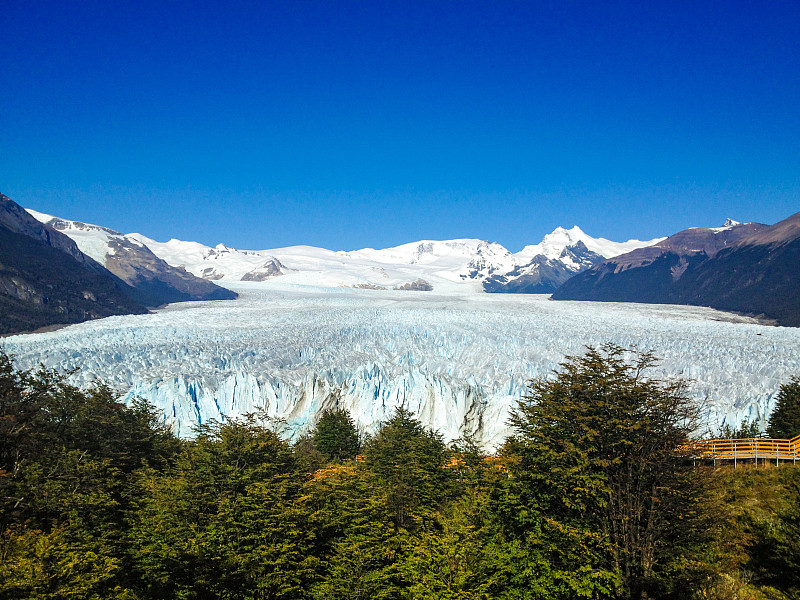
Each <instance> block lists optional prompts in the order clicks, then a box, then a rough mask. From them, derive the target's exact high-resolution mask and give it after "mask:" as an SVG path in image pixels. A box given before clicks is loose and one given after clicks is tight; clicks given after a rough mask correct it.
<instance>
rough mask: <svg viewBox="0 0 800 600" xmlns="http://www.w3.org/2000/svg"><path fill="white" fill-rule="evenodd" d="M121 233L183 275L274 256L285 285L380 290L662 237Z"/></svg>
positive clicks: (216, 272) (256, 263) (233, 271)
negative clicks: (303, 242)
mask: <svg viewBox="0 0 800 600" xmlns="http://www.w3.org/2000/svg"><path fill="white" fill-rule="evenodd" d="M129 237H131V238H134V239H137V240H139V241H140V242H141V243H143V244H145V245H146V246H147V247H148V248H150V249H151V250H152V251H153V252H154V253H155V254H156V255H158V256H159V257H160V258H161V259H163V260H165V261H166V262H167V263H169V264H171V265H172V266H175V267H178V266H183V267H184V268H186V270H187V271H189V272H190V273H193V274H194V275H197V276H198V277H204V278H206V279H214V280H217V279H219V280H221V281H241V280H242V279H243V278H245V277H246V276H247V274H248V273H251V272H252V271H253V270H254V269H258V268H261V267H262V266H263V265H264V264H265V263H268V262H269V261H277V262H279V263H280V264H281V266H282V267H284V269H282V270H281V274H282V275H284V276H286V277H288V281H291V282H293V283H302V284H307V285H322V286H332V287H337V286H339V287H353V286H356V287H370V288H373V289H379V288H387V289H388V288H394V287H398V286H402V285H403V284H404V283H408V282H409V281H413V280H416V279H424V280H425V281H429V282H430V283H431V284H432V286H433V289H434V290H439V291H445V290H456V289H461V290H462V291H464V290H466V289H469V290H472V291H475V292H480V291H481V290H482V288H481V286H480V285H479V284H480V282H481V281H482V280H483V279H485V278H486V277H488V276H490V275H492V274H494V275H503V274H506V273H509V272H511V271H513V270H514V269H516V268H517V267H521V266H525V265H528V264H530V262H531V260H532V259H533V258H534V257H535V256H536V255H544V256H546V257H547V258H548V259H551V260H554V261H560V262H563V263H564V264H565V265H566V266H567V267H568V268H570V269H572V270H577V269H578V268H579V267H578V265H574V264H573V263H572V261H571V259H570V258H569V257H564V256H562V253H563V251H564V249H565V248H568V247H572V246H574V245H575V244H577V243H578V242H583V243H584V244H585V245H586V247H587V248H588V249H589V250H590V251H592V252H596V253H597V254H600V255H601V256H603V257H604V258H608V257H611V256H616V255H618V254H623V253H625V252H629V251H630V250H633V249H635V248H639V247H642V246H649V245H652V244H654V243H657V242H659V241H661V239H663V238H658V239H655V240H650V241H646V242H642V241H638V240H629V241H627V242H612V241H609V240H606V239H604V238H592V237H591V236H588V235H586V234H585V233H584V232H583V231H581V230H580V229H579V228H578V227H573V228H572V229H569V230H568V229H563V228H561V227H559V228H558V229H556V230H555V231H554V232H553V233H551V234H548V235H546V236H545V237H544V239H543V240H542V242H541V243H539V244H536V245H531V246H526V247H525V248H524V249H523V250H522V251H520V252H518V253H516V254H512V253H511V252H509V251H508V250H507V249H506V248H504V247H503V246H501V245H500V244H497V243H494V242H486V241H482V240H477V239H456V240H445V241H434V240H422V241H419V242H413V243H409V244H403V245H400V246H395V247H393V248H385V249H380V250H376V249H373V248H364V249H362V250H354V251H332V250H326V249H324V248H314V247H311V246H290V247H286V248H276V249H271V250H257V251H253V250H236V249H233V248H229V247H227V246H224V245H222V244H219V245H218V246H216V248H211V247H209V246H204V245H202V244H198V243H196V242H184V241H180V240H175V239H173V240H170V241H168V242H157V241H155V240H152V239H150V238H147V237H145V236H143V235H141V234H137V233H134V234H129Z"/></svg>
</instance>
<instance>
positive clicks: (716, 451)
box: [681, 435, 800, 467]
mask: <svg viewBox="0 0 800 600" xmlns="http://www.w3.org/2000/svg"><path fill="white" fill-rule="evenodd" d="M681 451H685V452H686V454H687V455H688V456H691V457H692V458H693V459H695V460H711V461H713V462H714V465H716V464H717V461H718V460H732V461H733V466H734V467H736V465H737V463H738V462H739V461H747V462H750V461H752V462H754V463H755V464H756V465H757V464H758V461H764V464H767V463H772V462H773V461H774V462H775V464H776V465H777V464H779V463H780V462H781V461H784V462H787V461H791V462H792V463H793V464H796V463H797V458H798V453H800V435H798V436H796V437H793V438H792V439H790V440H781V439H773V438H719V439H714V440H689V441H688V442H687V443H686V445H685V446H683V447H681Z"/></svg>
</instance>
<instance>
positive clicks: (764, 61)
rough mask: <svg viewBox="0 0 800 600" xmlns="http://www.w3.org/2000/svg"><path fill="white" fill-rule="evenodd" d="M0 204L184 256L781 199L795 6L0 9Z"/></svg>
mask: <svg viewBox="0 0 800 600" xmlns="http://www.w3.org/2000/svg"><path fill="white" fill-rule="evenodd" d="M0 26H1V27H2V29H0V30H1V31H2V32H3V33H2V43H0V133H1V135H2V138H0V140H1V141H0V192H3V193H5V194H7V195H9V196H10V197H11V198H12V199H14V200H16V201H18V202H19V203H21V204H23V205H24V206H28V207H31V208H36V209H38V210H42V211H44V212H50V213H53V214H57V215H59V216H63V217H66V218H72V219H78V220H84V221H88V222H94V223H98V224H102V225H107V226H109V227H113V228H115V229H118V230H121V231H123V232H133V231H138V232H140V233H144V234H146V235H149V236H150V237H153V238H155V239H158V240H166V239H168V238H170V237H177V238H180V239H191V240H196V241H200V242H203V243H206V244H216V243H218V242H224V243H226V244H228V245H231V246H235V247H239V248H249V249H261V248H270V247H277V246H283V245H291V244H310V245H316V246H324V247H327V248H332V249H354V248H361V247H366V246H371V247H387V246H392V245H396V244H400V243H404V242H409V241H414V240H418V239H426V238H427V239H447V238H456V237H477V238H481V239H487V240H492V241H497V242H500V243H501V244H503V245H505V246H507V247H508V248H509V249H511V250H519V249H520V248H521V247H522V246H524V245H525V244H528V243H535V242H538V241H539V239H540V238H541V236H542V235H544V234H545V233H547V232H549V231H551V230H552V229H553V228H555V227H556V226H558V225H563V226H566V227H571V226H572V225H579V226H580V227H582V228H583V229H584V230H585V231H586V232H587V233H589V234H591V235H594V236H603V237H607V238H610V239H614V240H623V239H628V238H631V237H639V238H650V237H655V236H658V235H668V234H671V233H674V232H676V231H678V230H680V229H683V228H686V227H689V226H715V225H718V224H721V222H722V221H723V220H724V219H725V218H726V217H729V216H730V217H732V218H735V219H737V220H754V221H760V222H765V223H774V222H776V221H778V220H780V219H782V218H784V217H786V216H788V215H790V214H792V213H794V212H797V211H798V210H800V2H797V0H770V1H769V2H763V1H754V2H736V1H734V0H724V1H720V2H715V1H709V2H706V1H702V2H698V1H697V0H691V1H686V2H681V1H670V2H654V3H651V2H641V1H636V2H633V1H632V2H613V1H603V2H594V1H592V2H571V1H569V0H554V1H552V2H547V1H536V0H531V1H518V2H517V1H515V2H504V1H499V0H498V1H483V2H471V1H468V0H467V1H464V0H459V1H447V0H437V1H434V2H431V1H425V2H409V1H402V2H382V1H380V0H368V1H365V0H359V1H354V2H338V1H335V0H325V1H323V0H320V1H318V2H309V1H304V0H285V1H283V2H258V1H254V2H236V1H232V2H224V3H223V2H202V1H185V2H182V1H169V0H160V1H157V2H147V1H140V0H136V1H124V0H112V1H108V0H102V1H98V2H93V1H90V0H81V1H77V0H74V1H64V2H55V1H50V2H47V1H37V0H3V1H2V6H0Z"/></svg>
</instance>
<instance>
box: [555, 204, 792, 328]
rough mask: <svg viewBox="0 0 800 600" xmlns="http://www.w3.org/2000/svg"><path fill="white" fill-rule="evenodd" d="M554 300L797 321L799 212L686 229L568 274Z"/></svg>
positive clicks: (781, 323)
mask: <svg viewBox="0 0 800 600" xmlns="http://www.w3.org/2000/svg"><path fill="white" fill-rule="evenodd" d="M553 299H555V300H594V301H606V302H649V303H663V304H691V305H697V306H710V307H712V308H717V309H720V310H728V311H736V312H743V313H749V314H754V315H760V316H764V317H767V318H769V319H772V320H774V321H775V322H776V323H777V324H779V325H787V326H794V327H797V326H800V213H797V214H795V215H792V216H791V217H789V218H787V219H785V220H783V221H781V222H779V223H777V224H775V225H772V226H767V225H762V224H759V223H736V222H733V221H729V222H727V223H726V224H725V225H724V226H723V227H719V228H713V229H705V228H692V229H686V230H684V231H681V232H679V233H676V234H675V235H673V236H670V237H668V238H667V239H666V240H663V241H661V242H659V243H657V244H654V245H653V246H650V247H647V248H640V249H637V250H634V251H632V252H629V253H627V254H623V255H621V256H617V257H613V258H609V259H607V260H604V261H603V262H601V263H600V264H598V265H595V266H594V267H592V268H590V269H588V270H586V271H584V272H582V273H580V274H578V275H576V276H575V277H573V278H571V279H570V280H568V281H566V282H565V283H564V284H563V285H562V286H561V287H560V288H558V290H556V291H555V293H554V294H553Z"/></svg>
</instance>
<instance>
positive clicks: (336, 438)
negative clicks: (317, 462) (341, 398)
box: [312, 408, 361, 460]
mask: <svg viewBox="0 0 800 600" xmlns="http://www.w3.org/2000/svg"><path fill="white" fill-rule="evenodd" d="M312 440H313V442H314V446H315V447H316V448H317V450H319V451H320V452H321V453H322V454H323V455H325V456H326V457H328V459H329V460H343V459H346V458H355V457H356V455H357V454H358V452H359V450H360V449H361V442H360V440H359V435H358V430H357V429H356V426H355V423H353V419H352V418H351V417H350V413H349V412H347V410H345V409H343V408H337V409H325V410H323V411H322V414H321V415H320V418H319V422H318V423H317V427H316V429H315V430H314V433H313V435H312Z"/></svg>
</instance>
